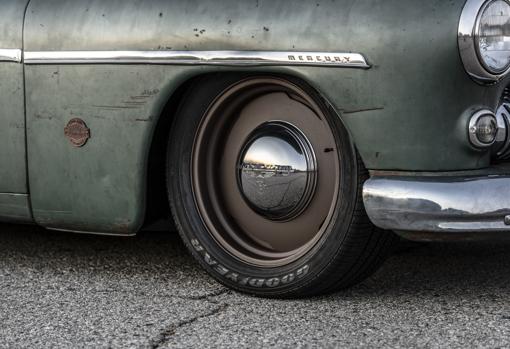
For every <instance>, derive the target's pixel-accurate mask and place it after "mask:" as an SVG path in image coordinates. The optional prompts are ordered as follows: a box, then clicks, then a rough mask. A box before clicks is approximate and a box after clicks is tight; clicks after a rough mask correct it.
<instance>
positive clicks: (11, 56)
mask: <svg viewBox="0 0 510 349" xmlns="http://www.w3.org/2000/svg"><path fill="white" fill-rule="evenodd" d="M0 62H14V63H21V50H19V49H10V48H2V49H0Z"/></svg>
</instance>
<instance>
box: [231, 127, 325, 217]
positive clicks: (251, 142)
mask: <svg viewBox="0 0 510 349" xmlns="http://www.w3.org/2000/svg"><path fill="white" fill-rule="evenodd" d="M238 169H239V170H238V184H239V188H240V191H241V193H242V194H243V197H244V199H245V200H246V202H247V203H248V205H249V206H250V207H251V208H252V209H253V210H254V211H256V212H257V213H258V214H259V215H261V216H263V217H265V218H267V219H270V220H274V221H287V220H291V219H293V218H295V217H296V216H298V215H299V214H300V213H301V212H302V211H303V210H304V209H306V207H307V206H308V204H309V203H310V200H311V199H312V197H313V194H314V192H315V187H316V184H317V161H316V159H315V155H314V153H313V149H312V146H311V145H310V142H309V141H308V140H307V138H306V137H305V135H304V134H303V133H302V132H301V131H299V129H297V127H295V126H293V125H291V124H289V123H286V122H281V121H274V122H267V123H264V124H263V125H261V126H259V127H258V128H257V129H255V130H254V131H253V132H252V133H251V135H250V136H249V137H248V141H247V142H246V144H245V146H244V147H243V150H242V151H241V154H240V157H239V164H238Z"/></svg>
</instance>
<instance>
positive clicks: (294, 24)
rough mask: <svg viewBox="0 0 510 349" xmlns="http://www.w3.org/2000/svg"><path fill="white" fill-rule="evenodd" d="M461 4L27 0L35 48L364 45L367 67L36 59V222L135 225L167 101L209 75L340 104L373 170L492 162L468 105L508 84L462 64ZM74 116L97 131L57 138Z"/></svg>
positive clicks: (29, 45) (32, 105)
mask: <svg viewBox="0 0 510 349" xmlns="http://www.w3.org/2000/svg"><path fill="white" fill-rule="evenodd" d="M463 3H464V0H454V1H449V2H445V1H440V0H434V1H421V0H412V1H406V2H402V1H399V0H359V1H355V0H339V1H329V0H328V1H323V0H318V1H314V2H310V1H305V0H301V1H292V2H291V1H286V0H271V1H269V0H258V1H248V0H241V1H240V0H225V1H213V0H202V1H177V0H174V1H163V0H145V1H142V0H122V1H121V0H111V1H99V0H84V1H79V2H78V1H65V0H32V2H31V4H30V6H29V9H28V12H27V19H26V30H25V50H26V51H28V52H34V51H51V52H58V51H83V52H84V53H85V54H86V51H91V50H103V51H110V50H113V51H115V50H149V51H152V50H156V51H157V50H184V51H185V50H197V51H200V50H264V51H281V50H285V51H331V52H357V53H362V54H364V55H365V56H366V58H367V59H368V61H369V63H370V64H371V66H372V67H371V69H369V70H361V69H344V68H318V67H273V68H268V67H266V68H253V67H252V68H240V67H210V66H208V67H204V66H176V65H173V66H170V65H167V66H165V65H129V64H127V65H124V64H123V65H115V64H101V65H92V64H89V65H87V64H75V65H62V64H60V65H59V64H54V65H28V66H27V67H26V83H27V96H26V98H27V120H28V144H29V149H28V153H29V171H30V174H33V175H31V176H30V186H31V189H32V193H31V194H32V195H31V196H32V204H33V210H34V215H35V218H36V220H37V222H38V223H40V224H42V225H45V226H50V227H56V228H67V229H74V230H86V231H115V232H119V233H131V232H134V231H136V229H137V228H138V227H139V226H140V224H141V222H142V219H143V211H144V207H145V202H144V201H145V184H146V183H145V180H146V167H147V156H148V151H149V147H150V144H151V135H152V133H153V131H154V127H155V125H156V123H157V120H158V118H159V117H160V113H161V111H162V109H163V106H164V105H165V103H166V101H167V100H168V98H169V97H170V96H171V94H172V93H173V91H175V90H176V89H177V88H178V86H179V85H180V84H182V83H183V82H184V81H186V80H187V79H189V78H191V77H193V76H197V75H200V74H205V73H210V72H221V71H224V72H228V71H243V72H248V71H252V72H259V73H280V74H290V75H294V76H297V77H300V78H302V79H304V80H306V81H308V82H309V83H310V84H311V85H313V86H314V87H315V88H317V90H318V91H320V92H321V93H322V94H323V95H324V96H325V97H326V98H327V100H328V101H329V102H330V103H331V104H332V106H333V107H334V108H335V110H336V111H337V112H338V114H339V116H340V117H341V118H342V120H343V121H344V122H345V124H346V126H347V128H348V129H349V131H350V133H351V134H352V136H353V139H354V141H355V143H356V145H357V148H358V149H359V151H360V153H361V156H362V158H363V160H364V162H365V164H366V166H367V167H368V168H370V169H392V170H414V171H420V170H427V171H438V170H460V169H464V170H467V169H474V168H481V167H485V166H487V165H488V163H489V156H488V154H486V153H481V152H477V151H474V150H473V149H471V148H470V147H469V146H468V142H467V132H466V128H465V126H466V122H467V121H466V120H467V115H468V114H467V113H466V112H465V111H466V110H470V109H472V108H476V106H479V105H487V106H489V107H491V108H495V107H496V105H497V101H498V96H499V93H500V91H501V88H502V86H503V84H501V85H499V86H495V87H483V86H480V85H478V84H476V83H474V82H473V81H472V80H471V79H470V78H469V77H468V75H467V74H466V73H465V71H464V69H463V67H462V63H461V61H460V57H459V53H458V48H457V44H456V42H457V25H458V20H459V17H460V13H461V10H462V6H463ZM418 19H419V20H418ZM73 117H80V118H82V119H83V120H85V122H86V123H87V125H88V126H89V127H90V129H91V133H92V138H91V139H90V141H89V142H88V143H87V145H85V147H83V148H79V149H78V148H74V147H72V146H71V145H70V144H69V142H68V141H67V140H66V139H65V137H64V136H63V129H64V127H65V125H66V123H67V121H68V120H70V119H71V118H73ZM189 136H192V135H189ZM161 151H164V149H162V150H161Z"/></svg>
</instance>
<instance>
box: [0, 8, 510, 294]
mask: <svg viewBox="0 0 510 349" xmlns="http://www.w3.org/2000/svg"><path fill="white" fill-rule="evenodd" d="M0 14H1V16H0V61H1V63H0V78H1V80H0V108H1V109H0V113H1V114H0V162H1V164H2V166H0V193H1V194H0V219H1V220H2V221H7V222H17V223H33V224H37V225H40V226H42V227H46V228H48V229H55V230H64V231H71V232H80V233H93V234H96V233H97V234H111V235H133V234H136V233H137V232H138V231H139V230H140V229H142V228H143V227H144V226H146V225H148V224H150V223H151V222H154V221H158V220H161V219H165V218H169V217H172V221H173V222H174V223H175V225H176V227H177V228H178V230H179V231H180V234H181V236H182V238H183V240H184V242H185V244H186V246H187V247H188V248H189V250H190V251H191V253H192V254H193V256H194V257H195V258H196V259H197V260H198V262H199V263H200V264H201V265H202V266H203V267H204V268H205V269H206V270H207V271H208V272H209V273H210V274H211V275H212V276H213V277H215V278H216V279H217V280H219V281H220V282H222V283H223V284H225V285H228V286H230V287H232V288H234V289H237V290H240V291H244V292H249V293H252V294H257V295H263V296H270V297H296V296H310V295H314V294H319V293H326V292H331V291H334V290H337V289H340V288H345V287H348V286H351V285H353V284H355V283H357V282H359V281H361V280H363V279H364V278H365V277H367V276H368V275H370V273H371V272H373V271H374V270H375V269H376V268H377V267H378V266H379V265H380V264H381V262H382V261H383V260H384V257H385V256H386V255H387V254H388V252H389V251H391V249H392V246H394V245H395V242H396V241H397V238H396V237H397V235H396V234H395V233H394V232H397V233H398V234H399V235H401V236H404V237H408V238H414V239H421V240H431V239H444V238H448V237H462V238H471V237H473V236H476V237H480V236H493V235H494V234H496V233H501V232H508V231H510V168H509V166H508V163H506V162H505V161H506V160H507V159H509V158H510V136H509V134H510V132H508V130H509V127H510V90H508V89H507V85H508V82H509V81H510V80H509V79H508V78H507V73H508V72H509V71H510V3H509V2H508V1H506V0H487V1H484V0H467V1H466V0H452V1H444V0H430V1H422V0H407V1H400V0H336V1H332V0H316V1H306V0H296V1H288V0H173V1H171V0H170V1H168V0H167V1H165V0H106V1H104V0H80V1H66V0H2V1H0Z"/></svg>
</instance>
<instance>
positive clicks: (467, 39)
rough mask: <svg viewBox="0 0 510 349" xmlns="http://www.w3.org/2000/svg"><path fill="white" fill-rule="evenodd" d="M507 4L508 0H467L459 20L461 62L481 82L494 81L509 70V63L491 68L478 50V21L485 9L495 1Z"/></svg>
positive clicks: (479, 21) (509, 3)
mask: <svg viewBox="0 0 510 349" xmlns="http://www.w3.org/2000/svg"><path fill="white" fill-rule="evenodd" d="M502 1H503V2H504V3H506V4H508V5H509V8H510V2H509V0H467V1H466V4H465V5H464V9H463V10H462V15H461V18H460V22H459V33H458V44H459V50H460V55H461V58H462V62H463V63H464V67H465V69H466V71H467V72H468V74H469V75H470V76H471V77H473V78H474V79H475V81H477V82H481V83H489V84H490V83H496V82H498V81H499V80H501V79H502V78H503V77H505V76H506V75H507V74H508V73H509V72H510V64H507V65H506V67H505V68H504V69H500V70H497V69H492V68H491V67H489V65H488V64H486V62H485V61H484V59H483V57H482V55H481V52H480V46H479V45H480V42H479V40H480V23H481V20H482V17H483V15H484V14H485V11H486V10H487V9H488V7H489V6H491V5H493V4H494V3H496V2H502ZM509 19H510V18H509Z"/></svg>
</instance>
